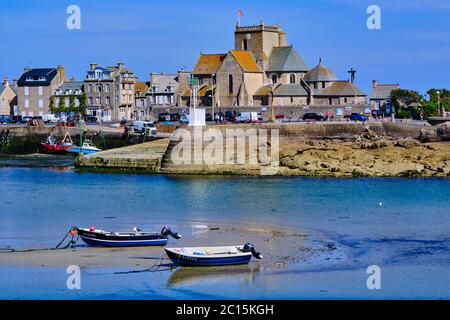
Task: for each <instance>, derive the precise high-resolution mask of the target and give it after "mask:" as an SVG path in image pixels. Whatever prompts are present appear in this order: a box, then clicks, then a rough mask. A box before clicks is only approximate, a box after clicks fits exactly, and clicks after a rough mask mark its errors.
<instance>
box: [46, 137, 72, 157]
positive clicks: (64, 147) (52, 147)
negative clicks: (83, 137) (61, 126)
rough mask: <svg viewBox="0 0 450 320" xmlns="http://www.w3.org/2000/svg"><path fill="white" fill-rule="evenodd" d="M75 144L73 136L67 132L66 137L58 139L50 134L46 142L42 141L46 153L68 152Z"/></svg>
mask: <svg viewBox="0 0 450 320" xmlns="http://www.w3.org/2000/svg"><path fill="white" fill-rule="evenodd" d="M73 146H74V144H73V142H72V138H71V137H70V135H69V133H68V132H67V133H66V135H65V136H64V138H63V139H62V140H60V141H58V140H57V139H56V138H55V137H54V136H53V135H51V134H50V135H49V136H48V137H47V140H46V141H45V142H42V143H41V150H42V152H44V153H57V154H58V153H66V152H67V151H68V150H69V149H70V148H72V147H73Z"/></svg>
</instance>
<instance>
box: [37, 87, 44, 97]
mask: <svg viewBox="0 0 450 320" xmlns="http://www.w3.org/2000/svg"><path fill="white" fill-rule="evenodd" d="M42 91H43V90H42V87H38V95H40V96H42Z"/></svg>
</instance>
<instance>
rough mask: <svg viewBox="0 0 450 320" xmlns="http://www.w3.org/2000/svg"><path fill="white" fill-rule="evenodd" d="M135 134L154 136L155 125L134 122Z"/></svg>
mask: <svg viewBox="0 0 450 320" xmlns="http://www.w3.org/2000/svg"><path fill="white" fill-rule="evenodd" d="M133 130H134V132H135V133H145V134H146V135H148V136H149V135H155V134H157V133H158V130H157V129H156V126H155V123H154V122H150V121H135V122H134V123H133Z"/></svg>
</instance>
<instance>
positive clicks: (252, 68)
mask: <svg viewBox="0 0 450 320" xmlns="http://www.w3.org/2000/svg"><path fill="white" fill-rule="evenodd" d="M230 53H231V54H232V55H233V57H234V59H236V61H237V63H239V65H240V66H241V68H242V69H243V70H244V72H262V71H261V69H260V68H259V67H258V65H257V64H256V61H255V58H254V57H253V54H252V53H251V52H250V51H241V50H231V51H230Z"/></svg>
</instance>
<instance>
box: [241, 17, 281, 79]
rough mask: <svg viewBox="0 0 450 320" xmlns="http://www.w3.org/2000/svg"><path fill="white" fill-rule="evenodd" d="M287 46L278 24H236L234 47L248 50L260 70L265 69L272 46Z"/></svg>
mask: <svg viewBox="0 0 450 320" xmlns="http://www.w3.org/2000/svg"><path fill="white" fill-rule="evenodd" d="M284 46H287V38H286V33H285V32H284V31H283V30H282V29H281V27H280V26H279V25H274V26H267V25H265V24H264V23H263V22H262V21H261V23H260V25H257V26H242V27H241V26H239V25H237V26H236V30H235V32H234V49H235V50H243V51H250V52H251V53H252V54H253V56H254V57H255V62H256V64H257V65H258V66H259V68H260V69H261V70H267V67H268V65H269V62H270V56H271V53H272V49H273V48H274V47H284Z"/></svg>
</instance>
